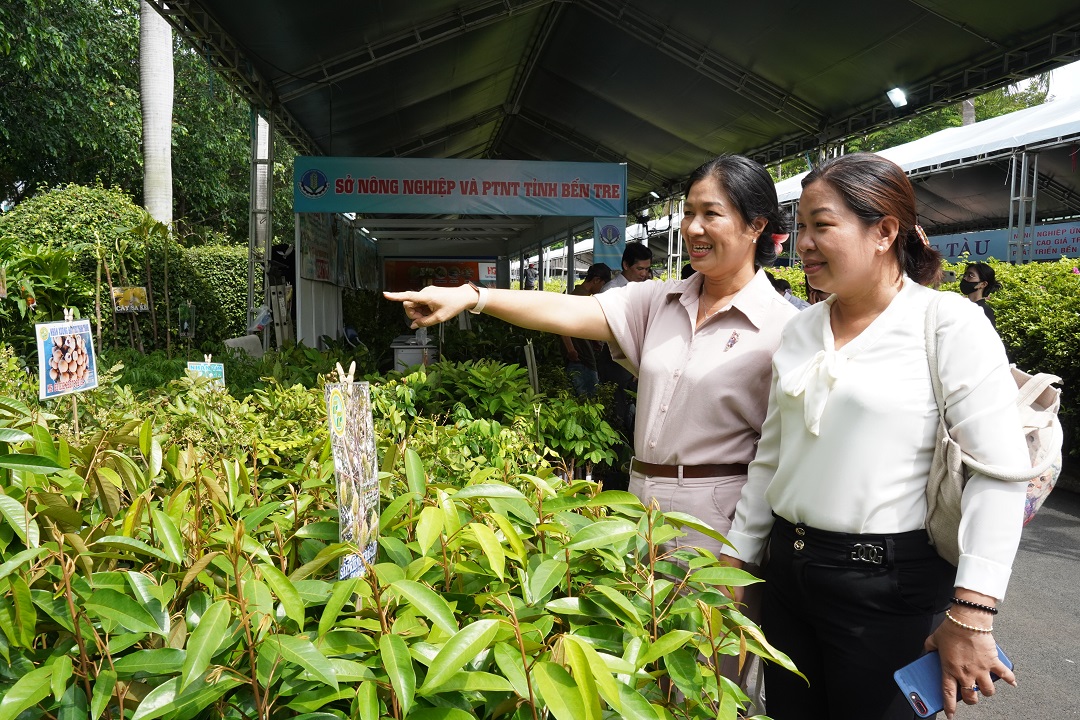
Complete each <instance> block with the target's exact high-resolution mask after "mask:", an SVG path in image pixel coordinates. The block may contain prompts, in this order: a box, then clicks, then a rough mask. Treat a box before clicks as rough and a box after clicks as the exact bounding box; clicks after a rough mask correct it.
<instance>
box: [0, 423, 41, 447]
mask: <svg viewBox="0 0 1080 720" xmlns="http://www.w3.org/2000/svg"><path fill="white" fill-rule="evenodd" d="M33 439H34V436H33V435H29V434H27V433H24V432H23V431H22V430H16V429H15V428H8V427H0V442H6V443H17V442H26V441H27V440H33Z"/></svg>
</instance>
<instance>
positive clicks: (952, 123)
mask: <svg viewBox="0 0 1080 720" xmlns="http://www.w3.org/2000/svg"><path fill="white" fill-rule="evenodd" d="M1049 92H1050V74H1049V73H1043V74H1042V75H1038V76H1036V77H1034V78H1032V79H1031V81H1030V82H1025V83H1018V84H1016V85H1008V86H1006V87H1001V88H998V89H996V90H991V91H990V92H988V93H984V94H983V95H980V96H978V97H977V98H975V122H982V121H983V120H989V119H990V118H995V117H998V116H999V115H1006V114H1008V113H1011V112H1016V111H1017V110H1023V109H1025V108H1029V107H1035V106H1036V105H1041V104H1043V103H1044V102H1046V100H1047V96H1048V95H1049ZM962 124H963V113H962V110H961V105H960V104H956V105H949V106H948V107H944V108H941V109H940V110H934V111H932V112H928V113H923V114H920V115H915V116H913V117H911V118H909V119H907V120H902V121H900V122H898V123H896V124H894V125H890V126H889V127H886V128H883V129H881V130H877V131H875V132H872V133H868V134H866V135H863V136H861V137H857V138H853V139H850V140H848V141H847V142H846V143H845V145H844V150H845V152H879V151H881V150H886V149H888V148H891V147H896V146H897V145H904V144H905V143H909V142H914V141H915V140H918V139H920V138H924V137H926V136H927V135H933V134H934V133H936V132H940V131H941V130H945V129H946V128H951V127H960V125H962ZM811 159H813V158H811ZM814 161H815V162H816V160H814ZM809 169H810V168H809V165H808V163H807V158H805V157H799V158H791V159H788V160H786V161H784V162H783V163H781V164H780V166H779V168H778V169H774V170H773V175H774V177H776V178H777V179H778V180H782V179H784V178H789V177H792V176H794V175H798V174H799V173H802V172H806V171H807V170H809Z"/></svg>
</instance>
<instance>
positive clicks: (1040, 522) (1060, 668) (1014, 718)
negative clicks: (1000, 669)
mask: <svg viewBox="0 0 1080 720" xmlns="http://www.w3.org/2000/svg"><path fill="white" fill-rule="evenodd" d="M994 625H995V627H996V628H997V629H996V630H995V632H994V635H995V637H996V638H997V641H998V644H999V645H1001V647H1002V649H1004V650H1005V653H1006V654H1007V655H1008V656H1009V658H1010V659H1012V661H1013V664H1014V666H1015V669H1016V678H1017V681H1018V682H1019V684H1020V686H1019V687H1016V688H1012V687H1009V686H1008V685H1005V684H1003V683H998V693H997V694H996V695H995V696H994V697H992V698H982V700H981V701H980V702H979V704H978V705H976V706H974V707H969V706H966V705H961V706H960V708H959V709H958V710H957V713H956V717H957V720H1022V719H1024V720H1026V719H1028V718H1031V719H1032V720H1034V719H1036V718H1038V719H1040V720H1041V719H1042V718H1047V719H1053V720H1057V718H1080V494H1077V493H1074V492H1069V491H1067V490H1055V491H1054V492H1053V493H1051V494H1050V498H1049V499H1048V500H1047V501H1046V504H1045V505H1044V506H1043V508H1042V510H1040V511H1039V514H1038V515H1037V516H1036V517H1035V519H1034V520H1033V521H1032V522H1031V524H1030V525H1028V526H1027V528H1025V529H1024V536H1023V539H1022V540H1021V541H1020V552H1019V553H1018V554H1017V557H1016V563H1015V565H1014V566H1013V575H1012V581H1011V582H1010V583H1009V592H1008V597H1006V598H1005V602H1004V604H1003V605H1002V608H1001V614H1000V615H999V616H998V619H997V621H996V622H995V623H994ZM939 718H944V715H939Z"/></svg>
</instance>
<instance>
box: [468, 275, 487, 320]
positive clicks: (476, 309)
mask: <svg viewBox="0 0 1080 720" xmlns="http://www.w3.org/2000/svg"><path fill="white" fill-rule="evenodd" d="M469 287H471V288H472V289H473V290H475V291H476V294H477V295H479V296H480V297H479V298H478V299H477V301H476V304H475V305H473V306H472V307H471V308H469V312H471V313H472V314H473V315H479V314H480V313H482V312H483V311H484V306H485V305H487V301H488V289H487V288H486V287H484V286H483V285H477V284H476V283H474V282H473V281H472V280H470V281H469Z"/></svg>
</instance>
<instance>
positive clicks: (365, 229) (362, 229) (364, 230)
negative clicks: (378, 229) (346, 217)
mask: <svg viewBox="0 0 1080 720" xmlns="http://www.w3.org/2000/svg"><path fill="white" fill-rule="evenodd" d="M360 232H365V233H366V232H368V229H367V228H366V227H362V228H360Z"/></svg>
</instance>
